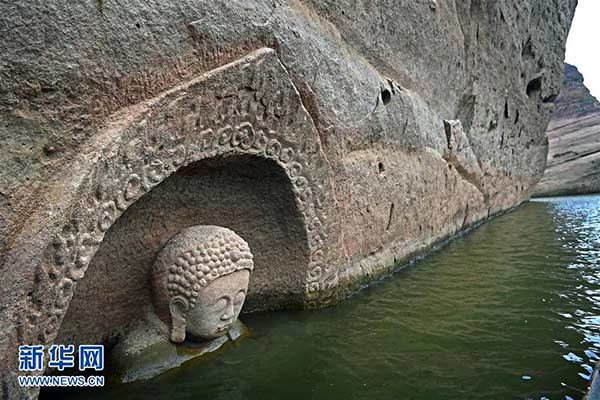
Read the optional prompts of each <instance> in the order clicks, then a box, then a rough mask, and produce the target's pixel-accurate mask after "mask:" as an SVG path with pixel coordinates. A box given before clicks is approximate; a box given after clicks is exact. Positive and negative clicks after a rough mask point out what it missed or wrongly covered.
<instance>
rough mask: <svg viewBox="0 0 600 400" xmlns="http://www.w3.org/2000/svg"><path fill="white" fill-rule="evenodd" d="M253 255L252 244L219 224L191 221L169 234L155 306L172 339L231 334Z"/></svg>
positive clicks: (158, 264) (156, 273)
mask: <svg viewBox="0 0 600 400" xmlns="http://www.w3.org/2000/svg"><path fill="white" fill-rule="evenodd" d="M252 259H253V256H252V253H251V252H250V248H249V247H248V243H246V241H245V240H244V239H242V238H241V237H239V236H238V235H237V234H236V233H235V232H233V231H232V230H230V229H227V228H223V227H220V226H214V225H200V226H192V227H189V228H186V229H184V230H182V231H180V232H178V233H177V234H175V235H174V236H173V237H171V238H170V239H169V241H168V242H167V243H166V244H165V246H164V247H163V248H162V249H161V250H160V251H159V252H158V255H157V256H156V261H155V262H154V268H153V271H152V283H153V285H152V286H153V287H154V296H153V297H154V306H155V310H156V311H157V312H158V316H159V317H161V318H162V319H163V321H165V322H166V323H168V324H169V325H170V327H171V334H170V338H171V341H173V342H176V343H180V342H183V341H184V340H185V338H186V334H187V336H192V337H195V338H198V339H201V340H202V339H204V340H206V339H216V338H217V337H219V336H223V335H225V334H226V333H227V331H228V330H229V327H231V325H232V324H233V323H234V322H235V321H236V320H237V317H238V315H239V314H240V311H241V310H242V306H243V305H244V300H245V299H246V294H247V292H248V282H249V280H250V273H251V272H252V270H253V269H254V263H253V262H252ZM117 306H118V305H117ZM131 318H135V315H132V316H131Z"/></svg>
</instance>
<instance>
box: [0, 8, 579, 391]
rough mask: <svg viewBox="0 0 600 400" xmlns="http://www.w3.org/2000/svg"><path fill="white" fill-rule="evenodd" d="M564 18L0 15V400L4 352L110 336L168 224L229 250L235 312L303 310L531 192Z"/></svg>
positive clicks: (537, 13) (419, 11)
mask: <svg viewBox="0 0 600 400" xmlns="http://www.w3.org/2000/svg"><path fill="white" fill-rule="evenodd" d="M575 5H576V0H553V1H545V0H544V1H542V0H519V1H516V0H465V1H452V0H449V1H439V0H438V1H435V0H418V1H415V0H401V1H396V2H394V3H393V4H384V3H381V2H373V1H367V0H365V1H350V0H341V1H340V0H335V1H334V0H319V1H316V0H304V1H301V0H292V1H289V2H283V1H281V0H273V1H257V0H256V1H255V0H246V1H225V0H223V1H203V0H178V1H162V2H129V3H127V4H126V5H125V4H124V3H117V2H112V1H90V2H71V3H69V4H68V5H59V4H57V3H53V2H50V3H49V2H46V1H40V0H34V1H31V0H28V1H25V0H15V1H12V2H10V3H6V2H5V3H3V4H2V5H0V11H1V12H2V14H1V15H2V17H1V18H2V24H0V36H1V37H2V38H3V40H2V41H1V42H0V50H1V52H0V54H2V61H1V64H0V115H1V121H2V123H1V124H0V143H1V146H2V152H0V163H1V165H2V167H3V168H2V169H1V170H0V257H1V258H0V260H1V261H0V265H1V271H2V277H3V280H2V283H1V284H0V299H1V302H0V304H1V305H2V307H1V308H0V321H1V322H2V324H0V367H1V370H2V371H3V377H2V378H3V379H2V382H3V385H2V390H3V395H4V396H5V397H17V396H22V397H27V396H34V395H35V391H32V392H27V391H24V390H23V389H20V388H19V387H18V386H17V385H16V384H15V381H16V380H15V376H16V375H17V374H18V372H17V371H16V369H17V361H16V360H17V347H16V346H17V345H18V344H20V343H21V344H22V343H34V344H37V343H44V344H49V343H52V342H54V341H58V342H65V341H72V342H75V343H77V342H82V341H88V342H92V341H93V342H105V341H108V342H112V341H114V340H118V339H119V337H122V335H123V334H124V333H126V332H127V331H128V330H129V329H130V325H132V324H134V323H135V322H136V320H137V319H139V318H140V317H141V315H143V314H144V311H143V310H142V308H143V307H144V305H147V304H150V303H149V302H150V298H149V297H148V296H149V295H148V285H149V278H148V277H149V275H148V274H149V273H150V270H151V267H152V263H153V261H154V258H155V257H156V254H157V252H158V251H159V250H160V248H161V247H162V246H163V245H164V244H165V243H166V241H167V240H168V238H169V237H171V236H172V235H173V234H174V233H176V232H178V231H180V230H182V229H185V228H186V227H189V226H193V225H218V226H224V227H227V228H230V229H232V230H233V231H235V232H237V233H239V234H240V236H242V237H243V238H244V239H245V240H246V241H247V242H248V244H249V246H250V248H251V249H252V252H253V254H254V256H255V259H254V261H255V270H254V272H253V275H252V278H251V280H250V284H249V289H248V298H247V301H246V306H245V307H244V311H253V310H269V309H276V308H282V307H319V306H324V305H327V304H333V303H335V302H337V301H339V299H341V298H343V297H344V296H346V295H347V294H348V293H349V292H351V291H352V290H353V289H354V288H356V287H358V285H360V284H362V283H364V282H365V281H367V280H369V279H373V278H375V277H376V276H378V275H380V274H381V273H383V272H386V271H388V270H389V269H390V268H392V267H393V265H394V264H396V263H398V262H401V261H403V260H407V259H409V258H410V257H412V256H414V255H415V254H418V253H419V252H422V251H424V250H426V249H427V248H428V247H429V246H431V245H433V244H435V243H436V242H439V241H441V240H444V239H446V238H448V237H450V236H451V235H453V234H455V233H457V232H460V231H461V230H463V229H466V228H468V227H469V226H472V225H473V224H475V223H477V222H480V221H482V220H485V219H486V218H488V217H490V216H493V215H495V214H497V213H501V212H503V211H505V210H507V209H510V208H512V207H514V206H516V205H518V204H519V203H520V202H522V201H524V200H525V199H527V198H528V197H529V195H530V193H531V191H532V189H533V187H534V186H535V184H536V183H537V182H538V180H539V179H540V177H541V175H542V173H543V169H544V166H545V159H546V154H547V141H546V136H545V130H546V126H547V122H548V112H549V109H550V104H549V103H551V102H552V101H553V100H554V99H555V97H556V96H557V94H558V91H559V88H560V82H561V78H562V74H563V63H562V60H563V58H564V42H565V40H566V36H567V32H568V29H569V26H570V22H571V19H572V16H573V12H574V9H575ZM134 292H135V293H139V296H140V297H136V298H135V299H132V296H130V293H134ZM144 296H145V297H144ZM144 299H147V301H144ZM134 300H135V301H134Z"/></svg>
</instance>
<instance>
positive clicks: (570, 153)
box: [534, 64, 600, 196]
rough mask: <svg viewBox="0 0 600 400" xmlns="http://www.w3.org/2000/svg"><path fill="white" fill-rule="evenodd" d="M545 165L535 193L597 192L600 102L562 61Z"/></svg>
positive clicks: (598, 179)
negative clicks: (560, 87)
mask: <svg viewBox="0 0 600 400" xmlns="http://www.w3.org/2000/svg"><path fill="white" fill-rule="evenodd" d="M548 139H549V145H550V149H549V152H548V165H547V167H546V172H545V173H544V177H543V178H542V180H541V181H540V183H539V184H538V186H537V187H536V189H535V192H534V195H535V196H561V195H569V194H587V193H597V192H600V102H598V100H597V99H596V98H595V97H594V96H592V95H591V93H590V91H589V90H588V88H586V87H585V85H584V83H583V76H582V75H581V73H580V72H579V71H578V70H577V68H576V67H574V66H572V65H569V64H566V65H565V79H564V83H563V89H562V91H561V93H560V95H559V96H558V98H557V99H556V109H555V111H554V112H553V113H552V118H551V120H550V124H549V125H548Z"/></svg>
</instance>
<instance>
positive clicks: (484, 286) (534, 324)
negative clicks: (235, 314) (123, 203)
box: [55, 196, 600, 400]
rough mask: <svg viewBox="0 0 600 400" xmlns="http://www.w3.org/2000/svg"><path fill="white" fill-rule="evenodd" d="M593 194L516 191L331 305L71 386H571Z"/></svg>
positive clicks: (535, 390) (356, 394)
mask: <svg viewBox="0 0 600 400" xmlns="http://www.w3.org/2000/svg"><path fill="white" fill-rule="evenodd" d="M599 254H600V196H588V197H573V198H559V199H548V200H543V201H535V202H530V203H528V204H525V205H524V206H522V207H520V208H519V209H518V210H516V211H515V212H512V213H510V214H507V215H505V216H502V217H500V218H497V219H495V220H493V221H491V222H490V223H488V224H485V225H483V226H481V227H480V228H478V229H476V230H474V231H473V232H471V233H470V234H468V235H466V236H463V237H461V238H458V239H456V240H454V241H453V242H451V243H450V244H449V245H448V246H446V247H445V248H444V249H442V250H441V251H438V252H436V253H434V254H432V255H430V256H429V257H427V258H425V259H423V260H421V261H419V262H417V263H415V264H413V265H412V266H410V267H407V268H405V269H402V270H401V271H399V272H398V273H396V274H395V275H394V276H392V277H390V278H389V279H387V280H385V281H383V282H381V283H379V284H377V285H374V286H372V287H370V288H369V289H367V290H364V291H362V292H360V293H359V294H357V295H356V296H354V297H352V298H351V299H349V300H346V301H344V302H342V303H341V304H339V305H338V306H336V307H333V308H329V309H325V310H320V311H312V312H307V311H303V312H280V313H269V314H259V315H250V316H245V317H244V318H243V320H244V322H245V323H246V324H247V325H248V326H249V327H250V329H251V330H252V335H251V336H250V337H248V338H246V339H244V340H243V341H241V342H239V343H238V344H237V345H235V346H234V347H231V348H229V349H227V350H226V351H224V352H221V353H219V354H214V355H212V356H210V357H208V358H205V359H202V360H198V361H194V362H192V363H191V364H189V365H187V366H186V367H185V368H180V369H178V370H176V371H173V372H170V373H167V374H165V375H162V376H160V377H157V378H155V379H153V380H150V381H146V382H142V383H134V384H129V385H121V386H116V387H109V388H104V389H102V390H97V391H93V390H89V389H79V390H77V391H66V392H60V393H55V395H59V396H60V398H65V399H67V398H73V399H75V398H78V399H117V398H118V399H130V400H133V399H173V400H174V399H257V400H264V399H284V400H294V399H314V400H317V399H327V400H332V399H343V400H347V399H369V400H377V399H415V400H424V399H436V400H439V399H570V398H572V399H579V398H581V397H582V393H583V391H584V390H585V388H586V387H587V384H588V379H589V376H590V373H591V371H592V368H593V365H594V362H595V360H596V359H597V358H598V356H597V354H598V355H600V263H599V261H598V256H599Z"/></svg>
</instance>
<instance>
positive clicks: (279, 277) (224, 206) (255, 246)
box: [58, 154, 310, 344]
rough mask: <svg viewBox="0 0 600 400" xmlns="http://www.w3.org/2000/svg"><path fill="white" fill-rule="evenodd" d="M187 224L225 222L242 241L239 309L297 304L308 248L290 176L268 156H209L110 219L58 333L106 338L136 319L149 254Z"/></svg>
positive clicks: (63, 339) (141, 309)
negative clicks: (246, 258) (244, 289)
mask: <svg viewBox="0 0 600 400" xmlns="http://www.w3.org/2000/svg"><path fill="white" fill-rule="evenodd" d="M193 225H219V226H224V227H227V228H230V229H232V230H233V231H234V232H236V233H238V234H239V235H240V236H242V237H243V238H244V239H245V240H246V241H247V242H248V243H249V245H250V248H251V250H252V252H253V254H254V257H255V258H254V265H255V269H254V272H253V273H252V276H251V280H250V285H249V291H248V297H247V299H246V303H245V304H244V312H248V311H261V310H273V309H280V308H290V307H301V306H302V304H303V302H304V290H305V288H304V284H305V275H306V265H308V264H309V261H310V255H309V254H308V245H307V243H308V240H307V236H306V231H305V230H304V225H303V221H302V214H301V213H300V211H299V210H298V209H297V207H296V203H295V195H294V190H293V184H292V182H291V181H290V180H289V177H288V176H287V175H286V173H285V171H284V169H283V168H281V166H279V165H278V164H277V163H276V162H275V161H273V160H271V159H268V158H260V157H256V156H253V155H239V154H238V155H230V156H223V157H213V158H208V159H203V160H200V161H196V162H194V163H191V164H190V165H187V166H185V167H182V168H180V169H179V170H177V171H176V172H174V173H173V174H171V175H170V176H169V177H168V178H166V179H165V180H163V181H162V182H161V183H160V184H158V185H157V186H156V187H154V188H153V189H151V190H150V191H149V192H147V193H146V194H144V195H143V196H142V197H141V198H140V199H138V200H137V201H136V202H135V203H133V204H132V205H131V206H129V208H128V209H127V210H126V211H125V212H124V213H123V214H122V215H121V216H120V217H119V218H117V219H116V221H115V222H114V224H113V225H112V226H111V228H110V229H109V230H108V231H107V232H106V234H105V236H104V239H103V241H102V243H101V244H100V246H99V248H98V250H97V251H96V253H95V255H94V257H93V258H92V259H91V261H90V263H89V266H88V268H87V271H86V273H85V277H84V278H83V279H82V280H81V281H80V282H79V283H78V285H77V290H76V291H75V292H74V294H73V299H72V300H71V302H70V305H69V308H68V310H67V312H66V314H65V317H64V320H63V323H62V325H61V329H60V332H59V335H58V342H60V343H67V342H68V343H78V344H82V343H100V342H107V341H110V340H111V339H112V338H114V337H117V336H118V335H119V334H121V333H123V332H126V331H127V330H128V328H129V327H131V326H132V325H135V324H137V322H138V321H140V320H142V319H143V318H144V316H145V314H146V313H147V312H148V310H149V308H150V307H149V305H150V304H151V303H152V291H151V287H150V285H149V282H150V281H151V273H152V265H153V263H154V260H155V258H156V254H157V253H158V252H159V250H160V249H161V248H162V247H163V246H164V245H165V243H166V242H167V241H168V240H169V238H171V237H172V236H173V235H174V234H176V233H177V232H179V231H181V230H182V229H185V228H187V227H190V226H193Z"/></svg>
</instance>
